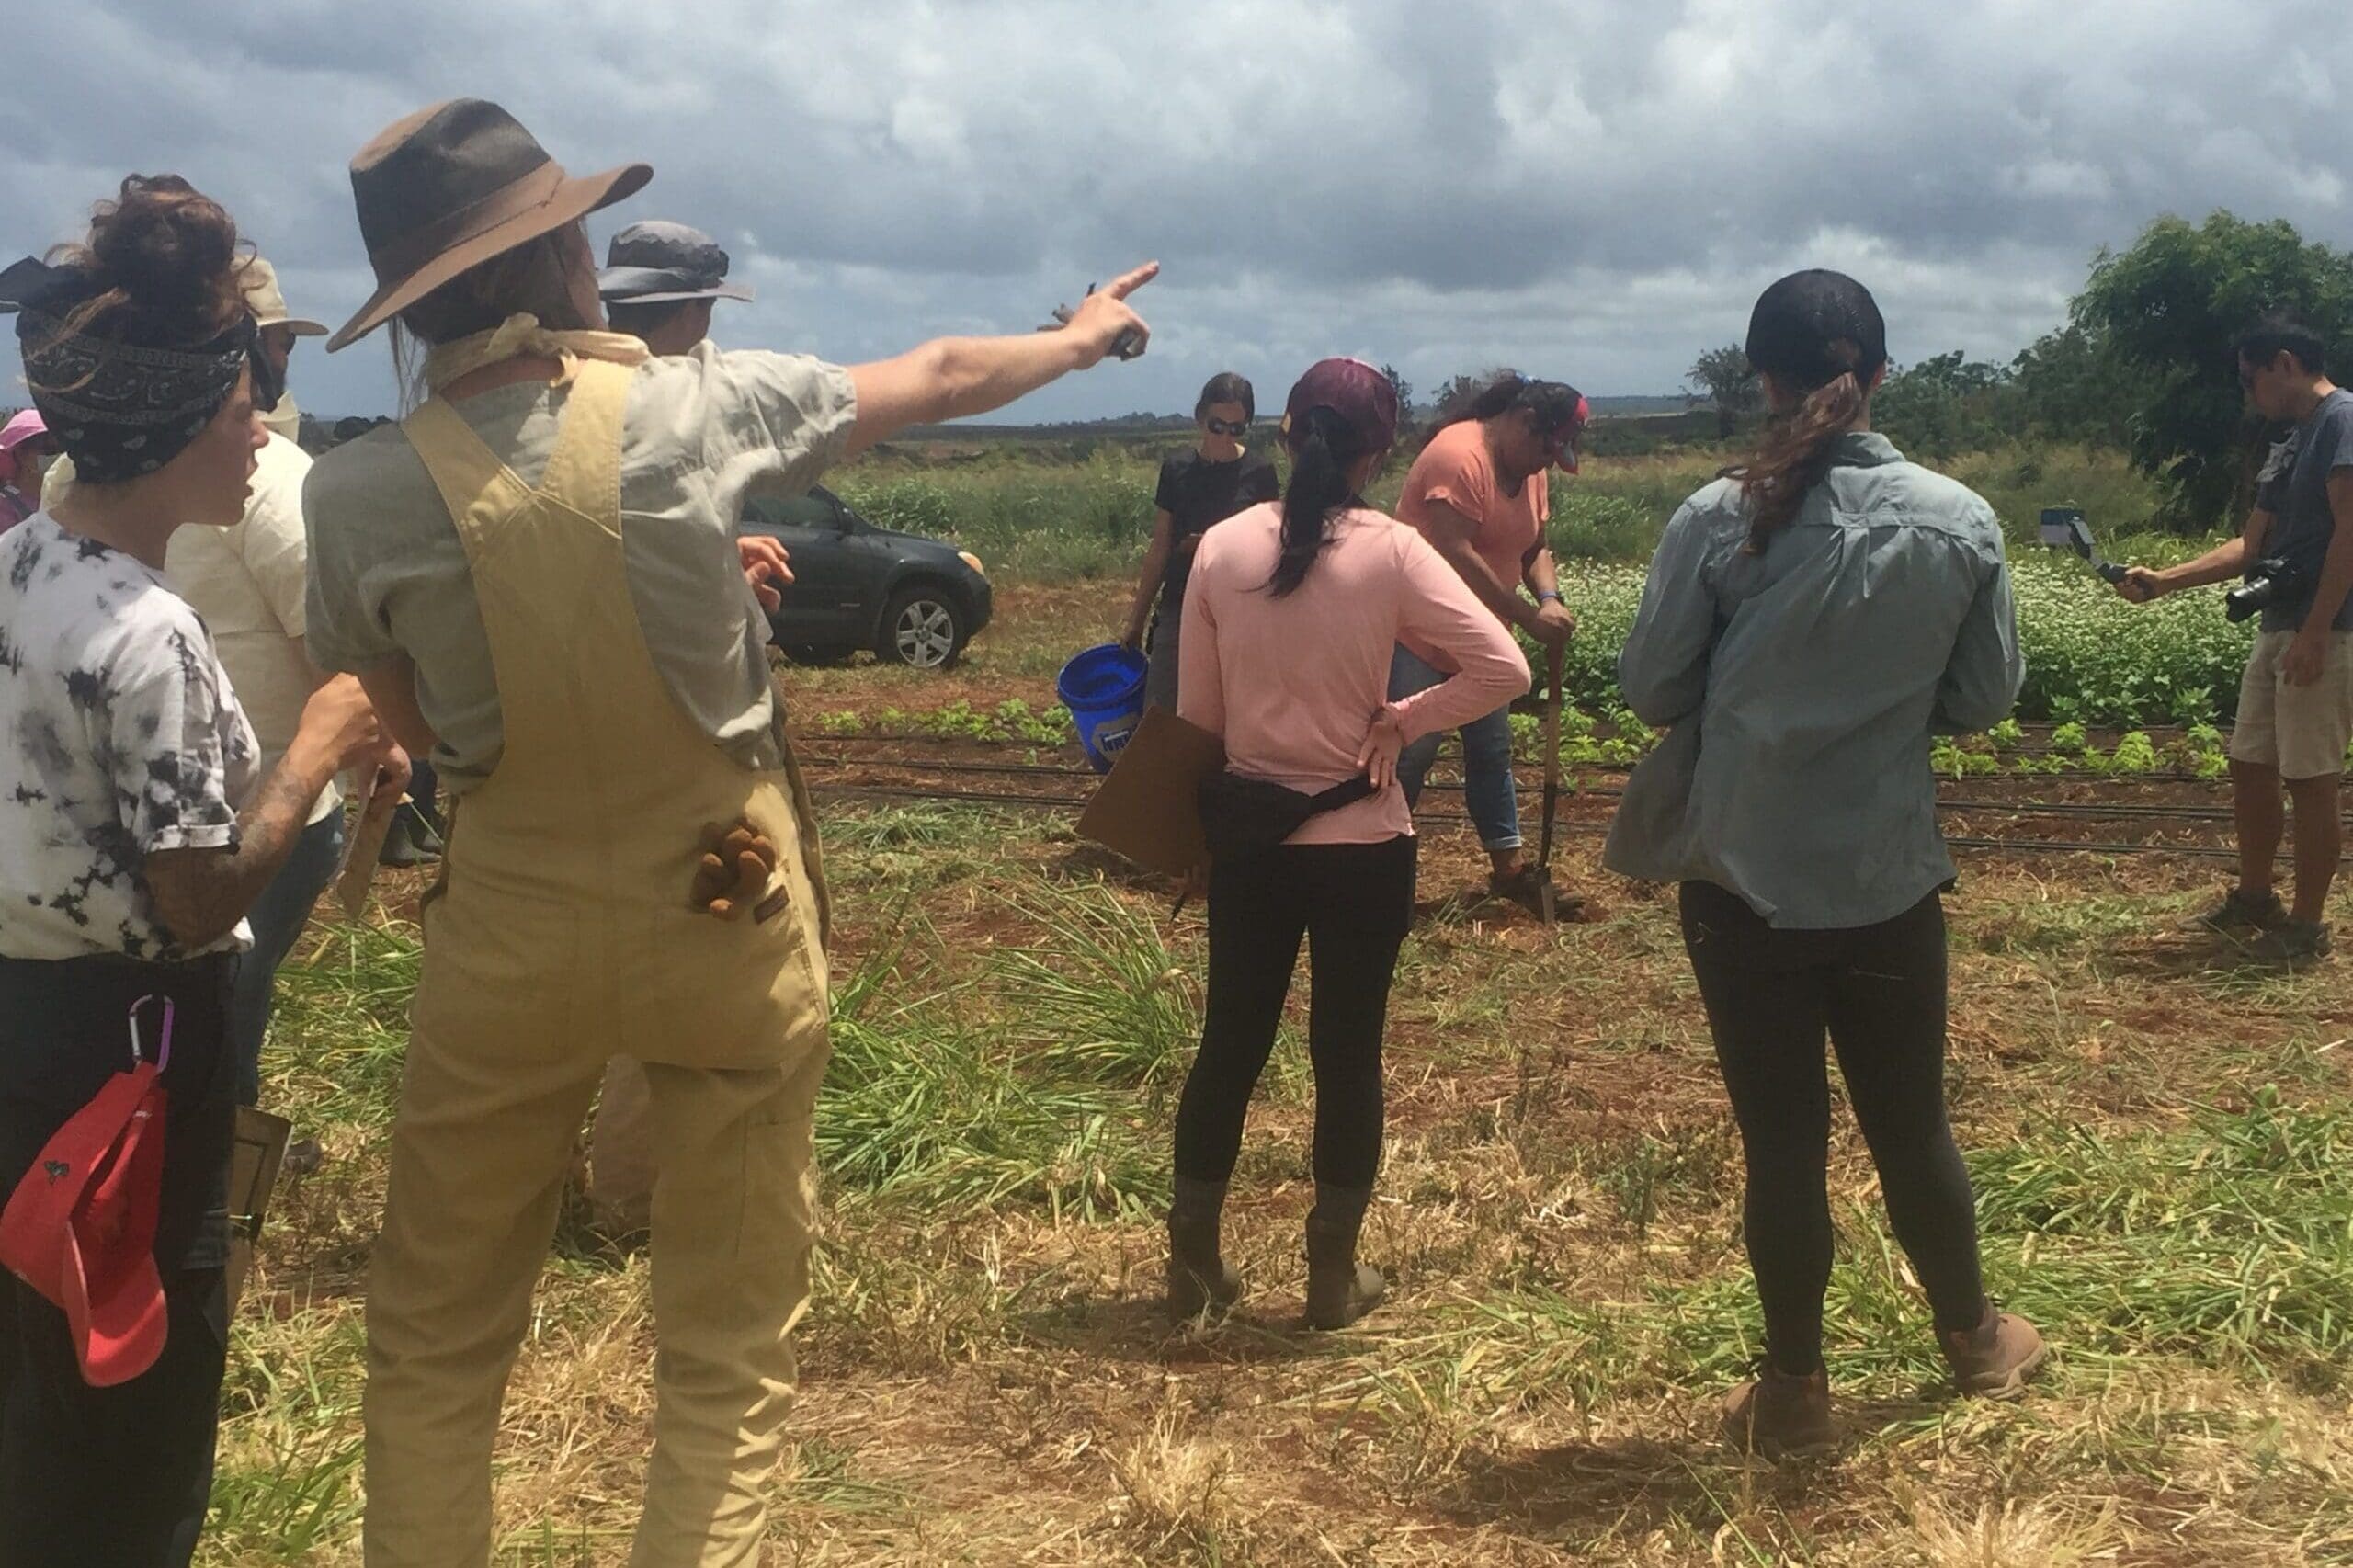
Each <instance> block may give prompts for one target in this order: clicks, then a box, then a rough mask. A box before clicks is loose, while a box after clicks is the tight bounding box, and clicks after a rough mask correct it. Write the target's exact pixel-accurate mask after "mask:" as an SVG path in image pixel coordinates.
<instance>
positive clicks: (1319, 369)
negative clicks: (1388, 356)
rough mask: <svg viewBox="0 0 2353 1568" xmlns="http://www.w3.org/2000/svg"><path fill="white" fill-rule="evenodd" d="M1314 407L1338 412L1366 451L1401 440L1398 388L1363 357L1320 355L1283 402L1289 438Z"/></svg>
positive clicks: (1388, 447) (1360, 447)
mask: <svg viewBox="0 0 2353 1568" xmlns="http://www.w3.org/2000/svg"><path fill="white" fill-rule="evenodd" d="M1311 408H1328V409H1330V410H1331V411H1332V412H1333V413H1335V414H1336V415H1339V416H1340V418H1341V419H1342V420H1343V421H1344V422H1345V423H1346V424H1347V427H1348V429H1349V430H1350V431H1351V432H1353V433H1354V434H1355V436H1356V438H1357V442H1358V447H1359V449H1361V450H1363V451H1368V452H1378V451H1386V450H1388V449H1390V448H1391V447H1393V446H1395V445H1396V444H1397V389H1396V387H1395V386H1394V385H1393V384H1392V383H1391V381H1390V380H1389V378H1388V377H1387V376H1385V375H1382V374H1381V371H1380V370H1379V369H1377V368H1375V367H1373V366H1371V365H1368V364H1366V363H1365V362H1364V361H1363V360H1361V359H1319V360H1317V361H1316V362H1315V363H1314V364H1313V365H1310V366H1309V367H1308V368H1307V374H1305V375H1303V376H1302V377H1300V378H1299V381H1298V384H1297V385H1295V386H1293V387H1292V388H1291V389H1290V402H1289V403H1285V404H1284V405H1283V436H1284V437H1285V439H1286V440H1288V439H1289V438H1290V432H1291V427H1292V426H1295V425H1297V424H1299V423H1300V422H1301V421H1302V420H1303V419H1305V418H1306V417H1307V411H1308V410H1309V409H1311Z"/></svg>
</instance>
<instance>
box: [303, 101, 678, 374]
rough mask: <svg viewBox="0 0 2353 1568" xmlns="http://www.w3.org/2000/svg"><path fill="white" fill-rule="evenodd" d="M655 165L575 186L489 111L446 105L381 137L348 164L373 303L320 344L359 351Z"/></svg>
mask: <svg viewBox="0 0 2353 1568" xmlns="http://www.w3.org/2000/svg"><path fill="white" fill-rule="evenodd" d="M653 177H654V170H653V168H652V166H651V165H645V164H624V165H621V166H620V168H617V169H607V170H606V171H605V172H604V173H602V174H596V175H586V176H581V177H579V178H577V179H575V178H574V177H573V176H570V175H568V174H566V173H565V172H564V170H563V165H561V164H559V163H557V162H556V161H555V160H554V159H553V158H551V157H549V156H548V153H547V149H546V148H544V147H542V146H540V143H539V142H538V140H537V139H536V138H534V137H533V136H532V135H531V133H530V132H529V131H526V130H524V129H523V127H522V125H521V124H520V123H519V122H518V121H517V119H515V117H514V116H513V115H511V114H508V113H507V112H506V110H505V109H503V108H499V107H498V106H497V105H496V104H494V103H489V102H485V101H484V100H483V99H481V98H452V99H450V100H449V102H447V103H439V104H435V105H433V106H432V107H431V108H422V109H419V110H417V111H416V112H415V114H413V115H410V116H409V117H408V118H407V119H403V120H400V121H398V122H396V123H394V124H392V125H391V126H388V127H386V128H385V129H384V130H383V131H381V133H380V134H378V136H377V137H376V139H375V140H374V141H372V142H369V143H368V145H367V146H365V147H362V148H361V149H360V150H359V154H358V156H357V157H355V158H353V159H352V160H351V195H352V199H353V201H354V203H355V204H356V205H357V206H358V210H359V235H360V238H361V239H362V240H364V241H366V242H367V245H368V260H369V265H371V266H372V267H375V269H376V283H377V289H376V292H375V295H374V297H373V298H371V299H370V300H369V301H368V302H367V303H366V304H365V305H362V306H361V307H360V308H359V312H358V314H357V315H355V316H353V317H352V318H351V319H350V320H349V321H347V322H346V323H344V324H343V327H342V330H340V331H338V332H337V333H336V334H335V335H334V336H333V337H331V338H329V339H327V352H328V353H330V354H332V353H334V352H335V350H336V349H338V348H342V347H346V346H347V345H349V344H351V343H354V342H357V341H358V339H360V338H362V337H365V336H366V335H368V334H369V333H371V332H373V331H375V330H376V328H378V327H380V326H381V325H382V324H384V323H386V322H387V321H390V320H391V319H392V317H393V316H396V315H398V314H399V313H400V312H403V311H404V310H406V309H407V308H408V307H409V306H411V305H413V304H415V303H416V301H419V300H421V299H423V298H425V296H426V295H427V294H430V293H431V292H433V290H436V289H438V288H439V287H441V285H442V284H444V283H447V282H449V280H450V279H451V278H455V277H457V276H458V275H459V274H460V273H461V272H464V271H466V270H467V269H469V268H470V267H479V266H480V265H482V264H483V262H485V261H488V260H489V259H490V258H491V257H493V256H497V255H499V254H501V253H502V252H506V251H510V250H513V249H514V248H515V247H516V246H517V245H519V244H524V243H525V242H527V241H529V240H535V239H537V238H539V237H540V235H541V234H546V233H553V232H554V231H555V230H558V229H561V228H563V226H564V225H565V224H566V223H574V222H579V221H580V220H581V219H583V218H585V217H586V216H587V215H588V214H589V213H591V212H594V211H596V210H598V209H599V208H604V207H609V206H611V205H612V204H613V203H614V202H616V201H619V200H620V199H622V198H624V197H627V196H631V195H634V194H635V193H636V192H637V191H639V190H640V189H642V188H643V187H644V185H645V182H646V181H647V180H650V179H652V178H653Z"/></svg>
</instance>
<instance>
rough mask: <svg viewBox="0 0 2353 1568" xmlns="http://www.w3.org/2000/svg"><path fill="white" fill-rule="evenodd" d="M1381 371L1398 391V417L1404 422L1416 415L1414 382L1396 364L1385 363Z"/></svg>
mask: <svg viewBox="0 0 2353 1568" xmlns="http://www.w3.org/2000/svg"><path fill="white" fill-rule="evenodd" d="M1381 374H1382V375H1384V376H1387V377H1388V378H1389V385H1390V387H1391V389H1392V391H1394V392H1396V393H1397V417H1398V419H1399V420H1400V421H1401V422H1402V421H1404V420H1408V419H1411V418H1412V417H1413V416H1414V383H1413V382H1411V381H1407V380H1406V379H1405V378H1404V374H1403V373H1402V372H1400V371H1399V370H1398V369H1397V367H1396V366H1394V365H1388V364H1384V365H1382V366H1381Z"/></svg>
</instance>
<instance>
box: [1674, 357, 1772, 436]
mask: <svg viewBox="0 0 2353 1568" xmlns="http://www.w3.org/2000/svg"><path fill="white" fill-rule="evenodd" d="M1683 381H1684V384H1685V385H1686V386H1688V387H1690V388H1691V389H1692V390H1693V391H1695V392H1700V393H1702V394H1704V395H1705V396H1706V398H1707V399H1708V401H1709V402H1710V403H1713V404H1715V408H1716V434H1717V435H1719V436H1721V437H1723V438H1724V439H1725V440H1730V439H1732V436H1733V431H1735V430H1737V429H1739V428H1740V422H1741V420H1743V419H1744V418H1745V417H1747V416H1748V415H1751V414H1754V413H1755V412H1756V410H1757V408H1758V407H1759V406H1761V405H1762V404H1763V403H1764V401H1765V389H1764V386H1763V385H1762V384H1761V383H1760V382H1759V381H1757V380H1756V367H1755V366H1753V365H1751V364H1750V363H1749V362H1748V351H1747V350H1746V349H1745V348H1743V347H1741V346H1740V345H1739V344H1737V343H1727V344H1725V345H1724V346H1723V347H1722V348H1711V349H1709V350H1708V351H1707V352H1706V353H1705V354H1702V355H1700V356H1699V358H1697V359H1695V360H1693V361H1692V363H1691V369H1689V370H1688V371H1687V372H1686V373H1685V374H1684V377H1683Z"/></svg>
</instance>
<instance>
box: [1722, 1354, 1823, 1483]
mask: <svg viewBox="0 0 2353 1568" xmlns="http://www.w3.org/2000/svg"><path fill="white" fill-rule="evenodd" d="M1724 1440H1725V1441H1726V1442H1728V1443H1730V1444H1731V1445H1732V1446H1733V1448H1735V1449H1741V1450H1742V1451H1743V1452H1745V1453H1752V1454H1762V1455H1764V1456H1765V1457H1766V1458H1767V1459H1768V1460H1779V1459H1792V1458H1795V1457H1797V1456H1799V1455H1802V1454H1816V1453H1821V1452H1822V1451H1824V1449H1830V1448H1833V1447H1835V1446H1836V1444H1837V1441H1838V1426H1837V1423H1836V1422H1835V1421H1833V1420H1832V1419H1831V1417H1830V1372H1829V1369H1827V1368H1823V1367H1816V1368H1815V1369H1813V1371H1812V1372H1810V1373H1808V1374H1807V1375H1806V1376H1804V1377H1798V1376H1796V1375H1794V1374H1793V1373H1790V1372H1783V1371H1777V1370H1776V1369H1773V1368H1771V1367H1767V1368H1765V1369H1763V1370H1762V1371H1760V1372H1759V1373H1758V1374H1757V1375H1756V1379H1755V1380H1754V1381H1750V1382H1745V1383H1743V1384H1741V1385H1740V1386H1739V1387H1738V1388H1736V1389H1734V1390H1733V1391H1732V1392H1730V1393H1728V1394H1726V1395H1725V1396H1724Z"/></svg>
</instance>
